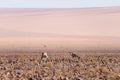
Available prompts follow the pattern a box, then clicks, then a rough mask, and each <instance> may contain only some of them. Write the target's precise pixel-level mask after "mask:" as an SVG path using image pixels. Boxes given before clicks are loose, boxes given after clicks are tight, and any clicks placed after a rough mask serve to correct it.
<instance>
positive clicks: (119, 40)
mask: <svg viewBox="0 0 120 80" xmlns="http://www.w3.org/2000/svg"><path fill="white" fill-rule="evenodd" d="M119 21H120V7H99V8H72V9H65V8H64V9H63V8H61V9H56V8H54V9H53V8H52V9H39V8H34V9H33V8H32V9H30V8H29V9H27V8H19V9H18V8H5V9H4V8H1V9H0V22H1V23H0V44H1V45H0V51H2V50H6V51H7V50H33V49H34V50H37V51H38V50H56V51H59V50H62V51H64V50H81V49H88V50H89V49H119V47H120V46H119V45H120V31H119V30H120V27H119V26H120V22H119Z"/></svg>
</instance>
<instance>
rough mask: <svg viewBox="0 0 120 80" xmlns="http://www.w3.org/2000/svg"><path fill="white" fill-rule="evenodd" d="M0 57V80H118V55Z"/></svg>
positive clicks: (9, 55)
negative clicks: (43, 57)
mask: <svg viewBox="0 0 120 80" xmlns="http://www.w3.org/2000/svg"><path fill="white" fill-rule="evenodd" d="M76 54H77V55H78V56H79V58H77V57H74V58H73V57H72V56H71V55H69V53H52V54H51V53H50V54H48V56H49V58H48V59H47V60H45V61H43V60H41V54H40V53H31V54H29V55H26V54H22V55H20V54H3V55H0V80H120V53H82V54H81V53H76Z"/></svg>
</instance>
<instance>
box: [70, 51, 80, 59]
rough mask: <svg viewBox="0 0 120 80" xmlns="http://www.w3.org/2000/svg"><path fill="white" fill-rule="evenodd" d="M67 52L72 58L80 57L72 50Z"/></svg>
mask: <svg viewBox="0 0 120 80" xmlns="http://www.w3.org/2000/svg"><path fill="white" fill-rule="evenodd" d="M69 54H70V55H71V57H72V58H73V59H74V58H78V59H80V57H79V56H78V55H76V54H75V53H73V52H69Z"/></svg>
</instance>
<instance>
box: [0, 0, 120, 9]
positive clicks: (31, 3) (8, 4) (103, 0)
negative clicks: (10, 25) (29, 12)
mask: <svg viewBox="0 0 120 80" xmlns="http://www.w3.org/2000/svg"><path fill="white" fill-rule="evenodd" d="M105 6H120V0H0V8H80V7H105Z"/></svg>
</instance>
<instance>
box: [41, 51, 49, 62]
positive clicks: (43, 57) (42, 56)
mask: <svg viewBox="0 0 120 80" xmlns="http://www.w3.org/2000/svg"><path fill="white" fill-rule="evenodd" d="M47 59H48V55H47V53H46V52H42V55H41V60H42V61H46V60H47Z"/></svg>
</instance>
